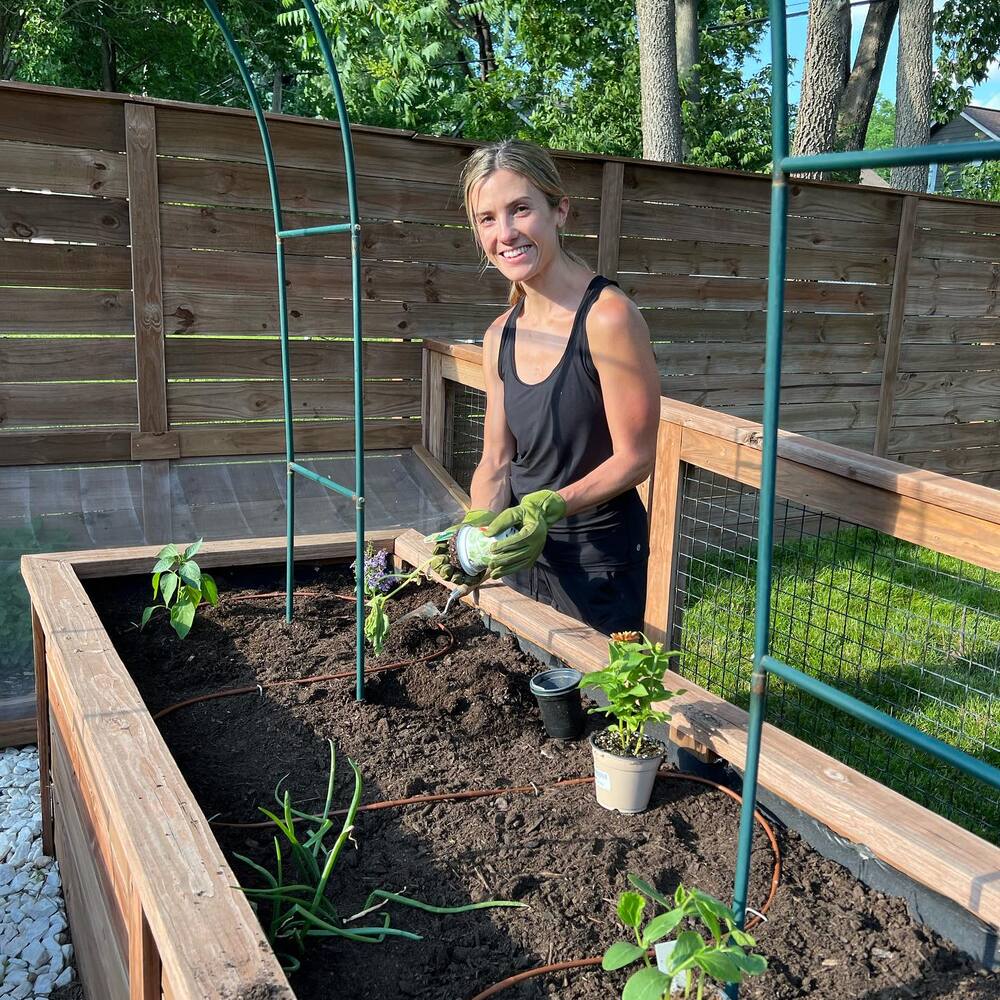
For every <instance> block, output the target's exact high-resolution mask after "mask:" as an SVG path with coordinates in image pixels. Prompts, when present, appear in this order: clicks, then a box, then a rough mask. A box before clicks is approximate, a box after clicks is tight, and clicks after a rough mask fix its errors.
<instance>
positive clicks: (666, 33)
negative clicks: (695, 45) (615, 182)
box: [635, 0, 683, 163]
mask: <svg viewBox="0 0 1000 1000" xmlns="http://www.w3.org/2000/svg"><path fill="white" fill-rule="evenodd" d="M635 9H636V16H637V20H638V26H639V85H640V90H641V93H642V155H643V156H644V157H645V158H646V159H647V160H662V161H664V162H667V163H680V162H681V160H682V157H683V150H682V129H681V95H680V90H679V88H678V85H677V45H676V41H675V35H674V0H636V4H635Z"/></svg>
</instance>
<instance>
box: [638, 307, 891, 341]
mask: <svg viewBox="0 0 1000 1000" xmlns="http://www.w3.org/2000/svg"><path fill="white" fill-rule="evenodd" d="M642 316H643V319H645V321H646V323H647V325H648V326H649V332H650V336H651V338H652V339H653V340H654V341H656V340H697V341H698V342H699V343H708V342H712V341H719V342H722V343H754V342H763V341H764V339H765V334H766V332H767V316H766V314H765V313H764V312H759V311H753V310H722V309H713V310H705V309H651V308H645V309H643V310H642ZM884 333H885V316H881V315H866V314H864V313H853V314H850V313H796V312H788V313H785V328H784V338H783V339H784V342H785V343H786V344H790V343H803V344H805V343H818V344H858V343H875V342H878V341H879V340H882V339H883V338H884Z"/></svg>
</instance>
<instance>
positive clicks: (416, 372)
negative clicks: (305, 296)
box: [0, 337, 420, 382]
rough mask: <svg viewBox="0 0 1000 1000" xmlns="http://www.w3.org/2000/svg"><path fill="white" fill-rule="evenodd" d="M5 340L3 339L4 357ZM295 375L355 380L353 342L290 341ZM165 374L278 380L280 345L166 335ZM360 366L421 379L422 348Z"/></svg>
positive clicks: (375, 355) (375, 349) (393, 349)
mask: <svg viewBox="0 0 1000 1000" xmlns="http://www.w3.org/2000/svg"><path fill="white" fill-rule="evenodd" d="M2 345H3V341H2V340H0V359H2V357H3V355H2V350H3V346H2ZM289 354H290V365H291V372H292V375H293V377H294V376H299V377H306V376H308V377H309V378H323V379H325V380H326V381H328V382H329V381H332V380H335V379H341V380H344V381H347V382H351V381H353V379H354V345H353V344H351V343H349V342H344V341H341V342H329V341H327V342H323V341H315V340H311V341H301V340H292V341H290V351H289ZM166 355H167V376H168V378H171V379H178V378H271V379H273V378H280V377H281V342H280V341H279V340H276V339H270V338H269V339H266V340H265V339H262V338H258V339H254V340H221V339H220V340H203V339H201V338H195V337H168V338H167V341H166ZM362 366H363V369H364V375H365V378H367V379H373V378H395V379H400V378H405V379H419V378H420V346H419V344H410V343H407V344H385V343H377V342H376V343H372V342H368V343H365V344H363V345H362Z"/></svg>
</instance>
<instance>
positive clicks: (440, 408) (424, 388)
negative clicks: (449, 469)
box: [420, 347, 446, 465]
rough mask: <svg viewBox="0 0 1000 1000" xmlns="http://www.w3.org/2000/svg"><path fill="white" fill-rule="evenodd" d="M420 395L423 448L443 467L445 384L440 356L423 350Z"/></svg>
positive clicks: (426, 349) (435, 352)
mask: <svg viewBox="0 0 1000 1000" xmlns="http://www.w3.org/2000/svg"><path fill="white" fill-rule="evenodd" d="M421 371H422V385H421V394H420V410H421V413H420V416H421V435H422V441H423V446H424V447H425V448H426V449H427V450H428V451H429V452H430V453H431V455H433V456H434V458H436V459H437V460H438V461H439V462H440V463H441V464H442V465H445V464H446V463H445V453H444V444H445V404H446V400H445V383H444V372H443V369H442V359H441V355H440V354H438V352H437V351H432V350H429V349H428V348H426V347H425V348H424V356H423V362H422V369H421Z"/></svg>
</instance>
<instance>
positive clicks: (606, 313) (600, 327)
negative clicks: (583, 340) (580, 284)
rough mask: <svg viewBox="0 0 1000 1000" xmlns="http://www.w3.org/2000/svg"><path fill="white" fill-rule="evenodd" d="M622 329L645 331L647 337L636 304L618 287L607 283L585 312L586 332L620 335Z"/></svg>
mask: <svg viewBox="0 0 1000 1000" xmlns="http://www.w3.org/2000/svg"><path fill="white" fill-rule="evenodd" d="M623 329H625V330H634V331H636V332H637V333H642V332H645V333H646V335H647V337H648V331H647V328H646V321H645V320H644V319H643V318H642V313H640V312H639V308H638V306H636V304H635V303H634V302H633V301H632V300H631V299H630V298H629V297H628V296H627V295H626V294H625V293H624V292H623V291H622V290H621V289H620V288H618V287H616V286H615V285H607V286H605V287H604V288H602V289H601V293H600V295H598V297H597V300H596V301H595V302H594V304H593V305H592V306H591V307H590V312H589V313H588V314H587V334H588V335H589V336H593V335H596V336H598V337H601V336H609V337H610V336H614V335H616V334H617V335H619V336H620V335H621V332H622V330H623Z"/></svg>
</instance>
